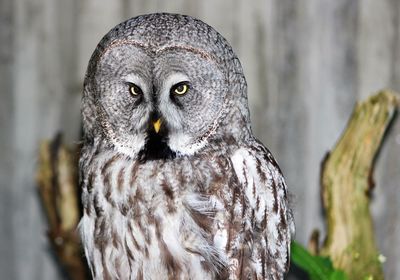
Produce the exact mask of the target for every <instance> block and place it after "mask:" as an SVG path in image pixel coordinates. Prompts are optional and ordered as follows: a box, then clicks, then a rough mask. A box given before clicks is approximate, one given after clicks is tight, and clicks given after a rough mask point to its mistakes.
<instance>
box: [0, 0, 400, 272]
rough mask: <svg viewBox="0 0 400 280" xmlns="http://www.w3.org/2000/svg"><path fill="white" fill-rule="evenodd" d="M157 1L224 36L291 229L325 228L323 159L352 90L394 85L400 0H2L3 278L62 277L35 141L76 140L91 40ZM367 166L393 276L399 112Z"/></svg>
mask: <svg viewBox="0 0 400 280" xmlns="http://www.w3.org/2000/svg"><path fill="white" fill-rule="evenodd" d="M161 11H164V12H174V13H183V14H188V15H191V16H194V17H197V18H199V19H201V20H203V21H205V22H207V23H208V24H210V25H211V26H213V27H214V28H215V29H216V30H218V31H219V32H220V33H221V34H222V35H223V36H224V37H225V38H227V40H228V41H229V42H230V43H231V45H232V46H233V49H234V50H235V51H236V53H237V55H238V56H239V58H240V60H241V62H242V65H243V68H244V72H245V75H246V77H247V82H248V85H249V102H250V107H251V108H250V109H251V113H252V123H253V130H254V132H255V134H256V135H257V137H258V138H260V140H262V142H263V143H264V144H265V145H266V146H268V147H269V148H270V150H271V151H272V152H273V154H274V155H275V157H276V158H277V160H278V162H279V164H280V166H281V167H282V170H283V172H284V174H285V177H286V180H287V183H288V186H289V189H290V191H291V192H292V194H293V208H294V214H295V219H296V225H297V233H296V239H297V240H299V241H300V242H301V243H303V244H307V242H308V239H309V237H310V234H311V231H312V230H313V229H315V228H318V229H320V230H322V232H324V230H323V229H324V223H323V219H322V212H321V205H320V189H319V172H320V163H321V160H322V159H323V157H324V155H325V154H326V152H328V150H330V149H331V148H332V147H333V145H334V144H335V142H336V140H337V139H338V137H339V136H340V134H341V132H342V130H343V129H344V127H345V125H346V122H347V120H348V119H349V117H350V114H351V111H352V109H353V106H354V105H355V102H356V101H357V100H362V99H365V98H366V97H367V96H369V95H371V94H372V93H374V92H375V91H377V90H379V89H382V88H392V89H394V90H397V91H400V1H398V0H380V1H376V0H362V1H361V0H336V1H329V0H319V1H318V0H298V1H292V0H252V1H244V0H202V1H198V0H191V1H188V0H186V1H184V0H174V1H166V0H164V1H163V0H158V1H157V0H114V1H105V0H69V1H61V0H0V62H1V65H0V92H1V101H0V122H1V130H2V131H1V133H0V150H1V157H0V187H1V188H0V279H18V280H19V279H43V280H47V279H62V273H60V271H59V269H58V267H57V266H56V263H55V261H54V255H53V254H52V253H51V249H50V245H49V244H48V241H47V238H46V234H45V233H46V229H47V224H46V219H45V216H44V214H43V209H42V208H41V206H40V201H39V197H38V195H37V190H36V186H35V169H36V163H37V154H38V145H39V142H40V140H42V139H46V138H52V137H54V135H55V134H56V133H57V132H58V131H61V132H63V134H64V139H65V140H66V142H67V143H68V144H70V145H72V144H76V143H78V141H79V136H80V112H79V107H80V98H81V92H82V82H83V77H84V73H85V71H86V66H87V63H88V60H89V57H90V55H91V53H92V52H93V50H94V48H95V47H96V44H97V43H98V41H99V40H100V39H101V38H102V36H103V35H104V34H105V33H107V32H108V31H109V30H110V29H111V28H112V27H113V26H115V25H116V24H118V23H119V22H121V21H123V20H125V19H128V18H130V17H133V16H136V15H140V14H144V13H151V12H161ZM374 177H375V181H376V188H375V190H374V194H373V200H372V207H371V209H372V212H373V216H374V223H375V230H376V238H377V243H378V246H379V249H380V250H381V252H382V254H383V255H384V256H385V257H386V262H385V264H384V271H385V275H386V278H387V279H400V262H399V260H400V250H399V249H400V247H399V246H400V245H399V244H400V121H399V120H397V121H395V122H394V123H393V125H392V128H391V130H390V132H389V133H388V135H387V138H386V140H385V142H384V144H383V149H382V150H381V153H380V155H379V157H378V159H377V161H376V168H375V171H374ZM323 235H324V234H322V236H323ZM293 279H295V278H293Z"/></svg>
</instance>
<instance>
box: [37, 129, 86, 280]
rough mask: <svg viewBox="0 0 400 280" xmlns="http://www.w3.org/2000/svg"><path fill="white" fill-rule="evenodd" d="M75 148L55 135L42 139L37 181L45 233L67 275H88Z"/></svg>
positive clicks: (71, 277) (84, 277) (76, 277)
mask: <svg viewBox="0 0 400 280" xmlns="http://www.w3.org/2000/svg"><path fill="white" fill-rule="evenodd" d="M76 155H77V151H76V150H73V151H69V150H68V149H67V148H66V147H65V146H64V145H62V143H61V137H60V136H57V137H56V138H55V139H54V140H53V141H52V142H50V141H43V142H42V143H41V145H40V149H39V162H38V171H37V184H38V189H39V193H40V197H41V198H42V203H43V207H44V209H45V212H46V215H47V218H48V222H49V230H48V237H49V240H50V243H51V244H52V245H53V248H54V251H55V253H56V255H57V257H58V259H59V261H60V263H61V264H62V265H63V266H64V267H65V268H66V270H67V273H68V275H69V277H70V279H76V280H84V279H87V275H88V274H87V272H88V270H87V267H86V261H85V260H84V258H83V251H82V248H81V246H80V239H79V236H78V233H77V231H76V228H77V225H78V223H79V219H80V211H79V208H80V204H79V203H78V180H77V159H76Z"/></svg>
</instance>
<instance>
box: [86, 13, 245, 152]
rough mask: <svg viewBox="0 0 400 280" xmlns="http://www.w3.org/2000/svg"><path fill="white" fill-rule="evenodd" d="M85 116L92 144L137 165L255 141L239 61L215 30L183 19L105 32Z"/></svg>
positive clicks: (161, 18) (133, 22)
mask: <svg viewBox="0 0 400 280" xmlns="http://www.w3.org/2000/svg"><path fill="white" fill-rule="evenodd" d="M82 115H83V124H84V133H85V139H86V140H87V141H91V142H92V141H97V142H102V143H106V144H107V145H108V146H109V147H112V148H113V149H115V150H117V151H118V152H120V153H123V154H126V155H128V156H130V157H133V158H135V157H139V156H142V157H145V158H146V157H148V158H164V157H168V156H171V155H176V154H178V155H191V154H195V153H197V152H198V151H200V150H202V149H203V148H204V147H206V146H207V145H208V144H209V143H210V142H212V141H221V140H222V141H223V140H224V139H228V138H229V139H234V140H236V141H241V140H243V139H244V138H246V137H248V136H249V135H250V121H249V112H248V106H247V94H246V81H245V78H244V76H243V71H242V68H241V65H240V62H239V60H238V59H237V57H236V55H235V54H234V53H233V51H232V48H231V47H230V46H229V44H228V43H227V42H226V40H225V39H224V38H223V37H222V36H221V35H220V34H218V33H217V32H216V31H215V30H214V29H213V28H212V27H210V26H208V25H207V24H205V23H203V22H201V21H199V20H197V19H193V18H191V17H189V16H182V15H173V14H151V15H144V16H139V17H136V18H133V19H130V20H128V21H126V22H123V23H121V24H119V25H117V26H116V27H114V28H113V29H112V30H111V31H110V32H109V33H107V34H106V35H105V37H104V38H103V39H102V40H101V41H100V43H99V44H98V46H97V48H96V50H95V51H94V53H93V55H92V57H91V59H90V62H89V67H88V70H87V74H86V77H85V83H84V96H83V101H82Z"/></svg>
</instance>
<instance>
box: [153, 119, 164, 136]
mask: <svg viewBox="0 0 400 280" xmlns="http://www.w3.org/2000/svg"><path fill="white" fill-rule="evenodd" d="M161 124H162V120H161V119H158V120H156V121H154V122H153V127H154V131H155V132H156V133H158V132H159V131H160V128H161Z"/></svg>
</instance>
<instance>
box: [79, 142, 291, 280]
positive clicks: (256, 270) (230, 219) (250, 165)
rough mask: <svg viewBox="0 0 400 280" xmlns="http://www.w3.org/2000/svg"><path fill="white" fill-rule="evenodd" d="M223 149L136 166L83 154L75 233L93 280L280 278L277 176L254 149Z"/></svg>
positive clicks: (280, 186) (284, 220)
mask: <svg viewBox="0 0 400 280" xmlns="http://www.w3.org/2000/svg"><path fill="white" fill-rule="evenodd" d="M231 148H233V149H232V151H231V149H226V148H221V149H220V150H219V151H216V150H214V152H212V153H209V152H208V151H205V152H204V153H200V154H198V155H196V156H184V157H179V158H176V159H174V160H168V161H163V160H158V161H156V160H155V161H147V162H144V163H142V162H139V161H135V160H131V159H129V158H127V157H126V156H124V155H122V154H118V153H115V152H112V151H107V150H106V151H102V152H98V150H101V149H99V148H98V147H97V148H96V147H92V148H91V149H92V150H93V152H91V153H88V154H91V156H89V157H87V158H83V159H82V160H81V168H82V170H83V171H84V172H83V174H84V175H83V177H82V183H83V202H84V217H83V220H82V222H81V227H80V230H81V232H82V236H83V237H84V238H85V240H84V243H85V249H86V255H87V256H88V259H89V260H90V266H91V269H92V272H93V275H94V276H95V279H282V278H283V275H284V273H285V271H286V269H287V267H288V255H289V251H288V250H289V248H288V245H289V241H290V232H289V228H290V227H289V225H290V224H291V223H292V219H291V215H290V212H289V209H288V208H287V192H286V187H285V183H284V180H283V177H282V176H281V173H280V170H279V168H278V166H277V164H276V162H275V161H274V159H273V158H272V156H271V154H270V153H269V152H268V151H267V150H266V149H265V148H264V147H263V146H262V145H261V144H259V143H257V142H254V145H253V146H249V147H235V146H233V147H231ZM95 150H97V151H95Z"/></svg>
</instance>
